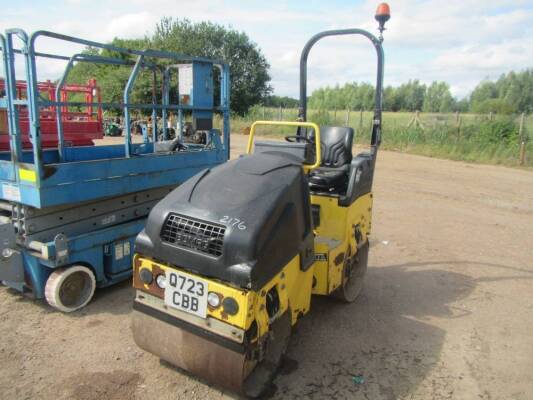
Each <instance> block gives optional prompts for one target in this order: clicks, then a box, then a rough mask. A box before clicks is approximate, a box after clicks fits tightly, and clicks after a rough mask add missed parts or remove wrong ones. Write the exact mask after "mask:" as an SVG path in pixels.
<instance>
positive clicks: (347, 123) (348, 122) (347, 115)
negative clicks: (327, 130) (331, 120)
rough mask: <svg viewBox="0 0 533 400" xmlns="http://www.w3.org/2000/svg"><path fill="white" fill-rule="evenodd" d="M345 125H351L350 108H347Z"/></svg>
mask: <svg viewBox="0 0 533 400" xmlns="http://www.w3.org/2000/svg"><path fill="white" fill-rule="evenodd" d="M344 125H345V126H350V109H349V108H348V109H347V110H346V123H345V124H344Z"/></svg>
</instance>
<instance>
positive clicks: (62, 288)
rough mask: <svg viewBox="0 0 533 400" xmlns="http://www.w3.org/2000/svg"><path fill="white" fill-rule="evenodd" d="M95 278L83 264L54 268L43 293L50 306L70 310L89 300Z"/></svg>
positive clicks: (76, 308)
mask: <svg viewBox="0 0 533 400" xmlns="http://www.w3.org/2000/svg"><path fill="white" fill-rule="evenodd" d="M95 288H96V280H95V278H94V274H93V272H92V271H91V270H90V269H89V268H87V267H85V266H83V265H73V266H71V267H67V268H58V269H56V270H55V271H54V272H53V273H52V274H51V275H50V276H49V277H48V280H47V281H46V286H45V290H44V295H45V297H46V301H47V302H48V304H50V305H51V306H52V307H54V308H56V309H58V310H59V311H63V312H66V313H68V312H72V311H76V310H79V309H80V308H82V307H85V306H86V305H87V303H89V301H91V299H92V297H93V295H94V290H95Z"/></svg>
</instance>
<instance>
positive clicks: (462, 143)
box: [232, 106, 533, 166]
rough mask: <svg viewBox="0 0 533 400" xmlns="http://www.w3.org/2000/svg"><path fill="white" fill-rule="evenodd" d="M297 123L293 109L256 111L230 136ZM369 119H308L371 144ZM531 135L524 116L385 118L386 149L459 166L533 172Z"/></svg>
mask: <svg viewBox="0 0 533 400" xmlns="http://www.w3.org/2000/svg"><path fill="white" fill-rule="evenodd" d="M297 117H298V110H297V109H296V108H270V107H261V106H256V107H253V108H252V109H251V110H250V112H249V113H248V114H247V115H245V116H243V117H234V118H233V119H232V131H233V132H234V133H245V134H246V133H247V131H248V130H249V126H250V125H251V123H252V122H253V121H256V120H274V121H282V120H285V121H295V120H296V119H297ZM372 118H373V113H372V112H370V111H362V110H359V111H354V110H309V111H308V119H309V120H310V121H313V122H316V123H318V124H320V125H341V126H350V127H352V128H354V129H355V131H356V142H357V143H361V144H364V143H369V141H370V133H371V128H372ZM265 129H268V131H265ZM291 132H292V130H291V129H290V128H283V127H276V128H263V131H262V133H263V134H268V135H278V136H282V135H287V134H291ZM532 132H533V118H531V116H529V115H526V114H515V115H500V114H494V113H489V114H473V113H424V112H418V111H417V112H384V113H383V146H384V148H388V149H393V150H400V151H407V152H413V153H419V154H425V155H430V156H437V157H444V158H451V159H458V160H466V161H474V162H488V163H494V164H505V165H512V166H516V165H522V166H533V148H532V147H533V146H532V145H533V143H532V141H531V140H530V135H531V134H532ZM260 133H261V131H260Z"/></svg>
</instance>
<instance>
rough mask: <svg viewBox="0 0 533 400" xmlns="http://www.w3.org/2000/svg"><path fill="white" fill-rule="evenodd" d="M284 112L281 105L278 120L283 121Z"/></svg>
mask: <svg viewBox="0 0 533 400" xmlns="http://www.w3.org/2000/svg"><path fill="white" fill-rule="evenodd" d="M282 113H283V112H282V111H281V106H279V111H278V121H281V118H282V117H283V114H282Z"/></svg>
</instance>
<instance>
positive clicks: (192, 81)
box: [0, 29, 229, 312]
mask: <svg viewBox="0 0 533 400" xmlns="http://www.w3.org/2000/svg"><path fill="white" fill-rule="evenodd" d="M43 38H46V41H47V42H50V40H56V41H59V42H61V43H62V44H63V45H64V44H65V43H67V44H68V43H72V44H77V45H83V46H91V47H93V48H97V49H106V50H109V52H110V54H118V55H117V56H115V57H107V56H102V55H93V54H85V53H77V54H74V55H72V56H64V55H61V54H50V53H44V52H39V51H37V50H36V46H35V45H36V42H38V41H39V40H41V39H43ZM0 44H1V46H2V50H3V56H4V57H3V61H4V70H5V79H6V96H5V98H4V99H1V100H0V107H5V108H6V109H7V113H8V123H9V138H10V141H9V143H10V150H9V151H8V152H2V153H0V189H1V190H0V209H1V212H2V216H1V217H0V239H1V240H0V281H1V282H2V283H3V284H5V285H7V286H9V287H11V288H13V289H16V290H18V291H20V292H23V293H27V294H30V295H32V296H33V297H35V298H46V300H47V301H48V303H49V304H50V305H52V306H53V307H55V308H57V309H59V310H61V311H65V312H69V311H74V310H76V309H79V308H81V307H83V306H85V305H86V304H87V303H88V302H89V301H90V300H91V298H92V296H93V294H94V290H95V288H96V287H105V286H109V285H112V284H114V283H116V282H119V281H122V280H124V279H127V278H129V277H130V276H131V273H132V268H131V257H132V254H133V242H134V239H135V236H136V235H137V233H139V232H140V231H141V229H142V228H143V226H144V223H145V220H146V217H147V215H148V213H149V211H150V210H151V208H152V207H153V206H154V205H155V203H156V202H157V201H158V200H159V199H161V198H162V197H163V196H165V195H166V194H167V193H168V192H169V191H171V190H172V189H173V188H175V187H176V186H178V185H179V184H180V183H182V182H184V181H185V180H187V179H188V178H190V177H191V176H193V175H195V174H196V173H198V172H200V171H201V170H204V169H206V168H209V167H213V166H215V165H217V164H221V163H223V162H225V161H226V160H227V159H228V157H229V68H228V66H227V65H226V64H225V63H223V62H220V61H216V60H211V59H205V58H198V57H189V56H183V55H180V54H175V53H169V52H163V51H154V50H145V51H138V50H131V49H124V48H120V47H116V46H113V45H109V44H102V43H97V42H93V41H89V40H84V39H80V38H74V37H70V36H65V35H61V34H57V33H53V32H48V31H37V32H35V33H33V34H32V35H31V36H29V35H27V34H26V33H25V32H24V31H23V30H20V29H10V30H7V31H6V34H5V36H3V35H0ZM63 47H64V46H63ZM16 57H21V58H22V59H23V60H24V67H25V68H24V69H25V75H26V76H25V79H26V82H27V98H24V99H23V98H19V97H17V90H16V81H17V80H16V68H15V58H16ZM38 58H48V59H55V60H64V61H66V68H65V70H64V73H63V76H62V77H61V79H60V80H59V82H58V84H57V86H56V91H57V95H56V96H55V99H54V101H52V100H50V99H43V98H41V97H40V96H39V91H38V80H37V68H36V66H37V62H36V60H37V59H38ZM81 62H89V63H97V64H108V65H113V66H116V67H117V68H129V70H130V75H129V79H128V82H127V84H126V85H125V87H124V92H123V101H122V102H120V103H105V102H101V101H99V102H98V103H90V104H88V103H86V102H74V101H70V102H65V101H60V100H62V99H61V97H60V96H59V94H60V92H61V90H62V88H63V87H64V85H66V83H67V80H68V76H69V73H70V71H71V70H72V67H73V66H74V64H75V63H81ZM183 65H187V66H188V67H187V68H182V66H183ZM17 69H18V68H17ZM143 70H145V71H148V72H149V73H150V74H152V75H153V85H154V86H153V90H152V102H151V103H147V104H146V103H134V102H133V101H132V100H131V92H132V88H133V87H134V85H135V82H136V80H137V77H138V76H139V74H140V73H141V71H143ZM182 70H183V71H184V73H183V76H180V74H181V71H182ZM177 71H179V73H177ZM214 76H219V77H220V79H219V81H220V95H219V96H218V97H219V98H220V102H219V104H215V93H214V92H215V89H214V88H215V84H214ZM176 77H177V79H178V82H179V85H178V86H179V89H180V93H179V96H178V98H179V100H178V102H177V103H176V104H172V103H171V102H170V98H171V96H170V92H171V87H174V86H175V85H174V86H173V85H172V84H171V82H172V79H175V78H176ZM157 82H160V84H159V85H158V83H157ZM66 106H69V107H80V108H84V107H102V108H103V109H115V110H116V109H119V110H122V112H123V118H124V135H125V138H124V139H125V140H124V144H118V145H102V146H86V147H68V146H66V143H65V140H64V127H63V118H62V114H61V110H62V109H64V107H66ZM46 107H53V108H55V109H56V119H57V142H58V145H57V147H56V148H51V149H50V148H47V149H44V148H43V147H42V145H41V129H40V118H39V110H40V109H42V108H46ZM24 108H25V109H26V110H27V113H28V116H29V121H30V128H29V129H30V131H29V136H30V141H31V144H32V146H31V148H30V149H24V148H23V147H22V145H21V136H22V130H21V125H20V117H19V116H20V112H21V109H24ZM132 110H141V111H142V110H149V111H151V119H152V124H153V125H152V135H151V137H148V136H145V140H144V141H143V143H132V138H131V130H132V129H131V113H132ZM169 112H176V113H177V114H178V118H179V121H180V125H182V124H183V122H184V118H185V115H184V114H187V115H189V114H190V115H191V117H192V122H193V126H194V127H195V129H197V130H201V131H203V132H205V134H206V137H207V141H206V144H203V145H195V144H184V143H183V142H182V141H180V138H179V135H178V137H177V138H176V139H173V140H167V118H168V114H169ZM214 113H220V114H222V121H223V127H222V132H220V131H219V130H217V129H214V128H213V115H214ZM158 119H160V120H161V124H159V125H160V126H161V129H160V130H159V131H158V124H157V120H158ZM178 132H181V126H180V127H178Z"/></svg>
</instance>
